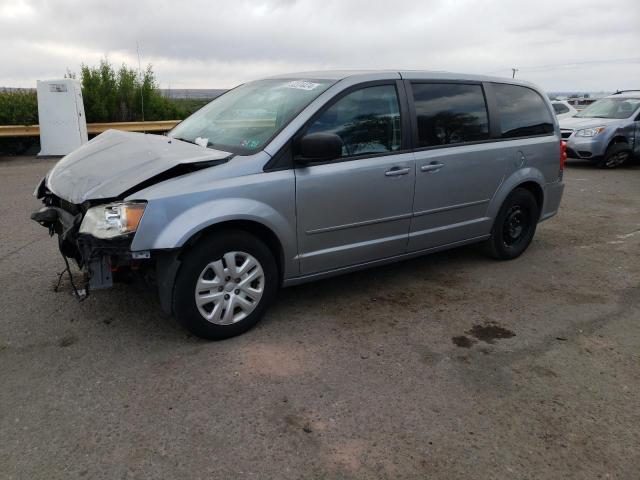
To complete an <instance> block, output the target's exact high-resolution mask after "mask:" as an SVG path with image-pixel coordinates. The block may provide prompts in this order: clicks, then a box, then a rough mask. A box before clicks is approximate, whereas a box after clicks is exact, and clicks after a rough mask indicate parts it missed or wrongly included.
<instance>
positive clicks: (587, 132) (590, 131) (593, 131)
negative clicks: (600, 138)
mask: <svg viewBox="0 0 640 480" xmlns="http://www.w3.org/2000/svg"><path fill="white" fill-rule="evenodd" d="M605 128H606V127H593V128H584V129H582V130H578V131H577V132H576V137H595V136H596V135H598V134H599V133H600V132H602V131H603V130H604V129H605Z"/></svg>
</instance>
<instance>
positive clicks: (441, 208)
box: [413, 198, 491, 217]
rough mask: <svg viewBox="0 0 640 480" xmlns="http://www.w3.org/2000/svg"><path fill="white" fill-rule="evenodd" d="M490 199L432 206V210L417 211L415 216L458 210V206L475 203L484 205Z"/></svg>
mask: <svg viewBox="0 0 640 480" xmlns="http://www.w3.org/2000/svg"><path fill="white" fill-rule="evenodd" d="M490 201H491V199H490V198H488V199H486V200H476V201H474V202H468V203H459V204H457V205H449V206H447V207H440V208H432V209H431V210H423V211H421V212H415V213H414V214H413V216H414V217H421V216H422V215H431V214H432V213H440V212H448V211H449V210H457V209H458V208H465V207H473V206H474V205H482V204H483V203H489V202H490Z"/></svg>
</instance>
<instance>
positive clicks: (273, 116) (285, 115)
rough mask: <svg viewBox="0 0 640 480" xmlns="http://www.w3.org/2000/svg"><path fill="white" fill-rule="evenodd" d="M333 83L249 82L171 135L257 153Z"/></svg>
mask: <svg viewBox="0 0 640 480" xmlns="http://www.w3.org/2000/svg"><path fill="white" fill-rule="evenodd" d="M332 83H333V82H331V81H328V80H292V79H273V80H258V81H256V82H251V83H246V84H244V85H241V86H239V87H237V88H234V89H233V90H230V91H229V92H227V93H225V94H223V95H221V96H220V97H218V98H216V99H215V100H213V101H212V102H211V103H209V104H208V105H206V106H205V107H203V108H201V109H200V110H198V111H197V112H196V113H194V114H193V115H191V116H190V117H188V118H187V119H185V120H184V121H183V122H181V123H180V124H178V125H177V126H176V127H175V128H174V129H173V130H171V132H169V136H170V137H172V138H176V139H180V140H184V141H187V142H192V143H197V144H198V145H203V146H204V145H206V146H208V147H211V148H216V149H219V150H224V151H227V152H232V153H238V154H249V153H254V152H256V151H258V150H260V149H261V148H262V147H263V146H264V145H265V144H266V143H267V142H268V141H269V140H270V139H271V138H273V136H274V135H275V134H276V133H278V132H279V131H280V130H282V128H284V126H286V125H287V124H288V123H289V122H290V121H291V120H292V119H293V118H294V117H295V116H296V115H297V114H298V113H300V111H302V109H303V108H304V107H306V106H307V105H308V104H309V103H311V102H312V101H313V100H314V99H315V98H317V97H318V96H319V95H320V94H321V93H322V92H324V91H325V90H326V89H327V88H329V86H331V84H332Z"/></svg>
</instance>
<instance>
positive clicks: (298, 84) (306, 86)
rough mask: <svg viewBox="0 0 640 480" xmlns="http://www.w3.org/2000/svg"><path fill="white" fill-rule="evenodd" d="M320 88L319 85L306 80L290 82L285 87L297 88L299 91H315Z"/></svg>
mask: <svg viewBox="0 0 640 480" xmlns="http://www.w3.org/2000/svg"><path fill="white" fill-rule="evenodd" d="M319 86H320V84H319V83H313V82H307V81H305V80H294V81H293V82H289V83H287V84H286V85H285V87H289V88H297V89H298V90H313V89H314V88H316V87H319Z"/></svg>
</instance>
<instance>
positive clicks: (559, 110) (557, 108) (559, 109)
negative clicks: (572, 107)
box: [552, 103, 569, 115]
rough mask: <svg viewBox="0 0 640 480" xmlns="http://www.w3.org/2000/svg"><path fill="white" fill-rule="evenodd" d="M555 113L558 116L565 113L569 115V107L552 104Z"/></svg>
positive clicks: (562, 104)
mask: <svg viewBox="0 0 640 480" xmlns="http://www.w3.org/2000/svg"><path fill="white" fill-rule="evenodd" d="M552 105H553V111H554V112H556V115H562V114H563V113H567V112H568V111H569V107H567V106H566V105H565V104H564V103H552Z"/></svg>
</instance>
